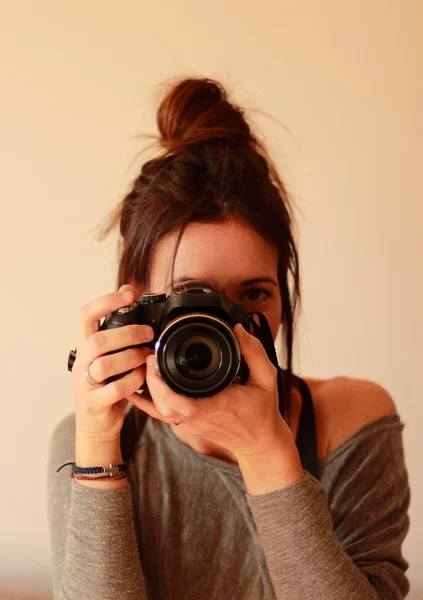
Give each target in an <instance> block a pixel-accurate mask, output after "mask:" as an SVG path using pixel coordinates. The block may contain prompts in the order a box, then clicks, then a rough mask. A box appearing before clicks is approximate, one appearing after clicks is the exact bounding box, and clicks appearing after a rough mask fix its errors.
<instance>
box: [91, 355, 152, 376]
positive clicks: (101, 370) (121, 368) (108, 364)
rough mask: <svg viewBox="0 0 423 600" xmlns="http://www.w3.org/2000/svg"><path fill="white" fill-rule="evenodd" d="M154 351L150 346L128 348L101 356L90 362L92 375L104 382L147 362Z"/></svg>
mask: <svg viewBox="0 0 423 600" xmlns="http://www.w3.org/2000/svg"><path fill="white" fill-rule="evenodd" d="M150 352H152V350H151V349H150V348H128V349H127V350H122V351H121V352H116V353H113V354H108V355H106V356H100V357H99V358H97V359H95V360H94V361H93V362H92V363H91V364H90V375H91V378H92V379H94V381H97V382H98V383H102V382H103V381H105V380H106V379H109V378H110V377H113V376H114V375H119V374H121V373H125V371H131V370H132V369H136V368H137V367H140V366H141V365H144V364H145V359H146V358H147V356H148V354H149V353H150Z"/></svg>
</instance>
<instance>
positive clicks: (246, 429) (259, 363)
mask: <svg viewBox="0 0 423 600" xmlns="http://www.w3.org/2000/svg"><path fill="white" fill-rule="evenodd" d="M234 333H235V335H236V338H237V340H238V343H239V346H240V350H241V354H242V356H243V357H244V359H245V361H246V362H247V365H248V367H249V371H250V374H249V379H248V381H247V383H246V384H245V385H240V384H238V383H232V384H231V385H230V386H229V387H227V388H226V389H225V390H223V391H222V392H220V393H219V394H216V395H215V396H211V397H209V398H199V399H193V398H188V397H186V396H182V395H180V394H177V393H176V392H174V391H173V390H171V389H170V388H169V387H168V386H167V385H166V383H165V382H164V381H163V380H162V379H161V377H160V375H159V373H158V371H157V368H156V364H155V357H154V355H150V356H149V357H148V358H147V373H146V381H147V385H148V389H149V392H150V394H151V398H152V401H151V400H149V399H147V398H143V397H142V396H139V395H138V394H137V396H138V398H139V399H138V398H137V399H133V396H135V394H132V398H131V402H133V404H135V405H136V406H138V408H140V409H141V410H143V411H145V412H146V413H147V414H149V415H150V416H152V417H153V418H155V419H160V420H161V421H164V422H165V423H168V424H171V423H173V421H175V420H181V421H182V422H181V424H180V425H179V427H183V428H184V430H185V431H186V432H187V433H189V434H190V435H193V436H201V437H203V438H206V439H207V440H209V441H210V442H213V443H215V444H218V445H219V446H222V447H223V448H226V449H227V450H229V451H231V452H233V453H234V454H235V456H237V457H239V456H243V457H248V456H251V457H252V456H262V455H265V454H268V453H271V452H272V451H273V450H274V449H278V450H280V449H281V448H284V447H285V445H286V450H287V452H288V453H290V452H292V450H294V449H295V442H294V439H293V436H292V433H291V430H290V429H289V427H288V425H287V423H286V422H285V420H284V419H283V417H282V415H281V414H280V412H279V399H278V386H277V369H276V367H275V366H274V365H273V364H272V363H271V361H270V360H269V358H268V356H267V354H266V351H265V350H264V348H263V345H262V344H261V342H260V341H259V340H258V339H257V338H256V337H254V336H253V335H251V334H250V333H248V332H247V331H246V330H245V329H244V328H243V326H242V325H241V324H238V325H236V326H235V327H234Z"/></svg>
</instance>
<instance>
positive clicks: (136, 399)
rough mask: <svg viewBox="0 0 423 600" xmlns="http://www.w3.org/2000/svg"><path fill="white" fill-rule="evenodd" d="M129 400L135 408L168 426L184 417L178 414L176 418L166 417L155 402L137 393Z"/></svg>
mask: <svg viewBox="0 0 423 600" xmlns="http://www.w3.org/2000/svg"><path fill="white" fill-rule="evenodd" d="M127 400H128V401H129V402H130V403H131V404H133V405H134V406H136V407H137V408H139V409H140V410H142V411H143V412H145V413H147V414H148V415H149V416H150V417H153V419H157V420H159V421H163V423H167V424H171V423H173V421H174V420H175V419H177V418H178V419H180V418H181V417H182V415H179V414H176V413H175V416H174V417H164V416H163V415H162V414H161V413H160V412H159V411H158V410H157V408H156V406H155V404H154V402H153V401H152V400H149V399H148V398H144V397H143V396H141V395H140V394H138V393H137V392H135V393H134V394H131V395H130V396H128V398H127Z"/></svg>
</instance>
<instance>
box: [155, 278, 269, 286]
mask: <svg viewBox="0 0 423 600" xmlns="http://www.w3.org/2000/svg"><path fill="white" fill-rule="evenodd" d="M189 279H193V277H177V278H176V279H175V281H174V282H173V283H174V285H177V284H178V283H182V282H184V281H188V280H189ZM194 279H199V278H198V277H196V278H194ZM204 279H205V280H206V281H211V282H212V283H215V282H213V280H209V279H207V278H204ZM204 279H203V278H201V281H203V280H204ZM255 283H270V284H271V285H274V286H275V287H279V284H278V283H277V281H276V280H275V279H273V277H253V278H251V279H244V281H241V283H240V284H241V285H242V286H243V287H247V286H249V285H254V284H255ZM216 286H217V284H216ZM166 287H170V283H168V284H167V286H166Z"/></svg>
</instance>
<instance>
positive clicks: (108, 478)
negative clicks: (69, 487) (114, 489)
mask: <svg viewBox="0 0 423 600" xmlns="http://www.w3.org/2000/svg"><path fill="white" fill-rule="evenodd" d="M70 477H72V478H73V479H77V480H79V479H84V480H85V481H113V480H115V479H123V478H124V477H126V473H125V471H121V472H120V473H119V475H112V476H110V475H106V476H105V477H89V476H88V475H79V474H78V473H71V474H70Z"/></svg>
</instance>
